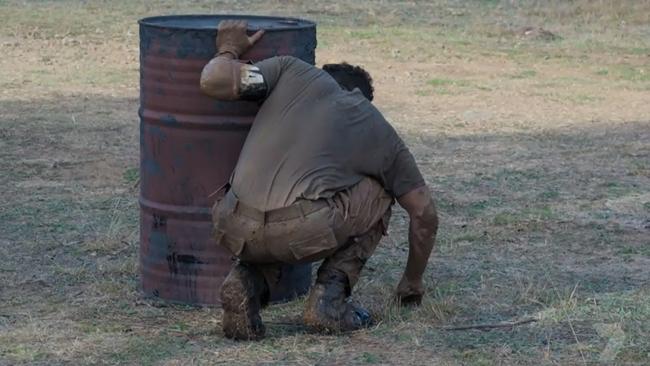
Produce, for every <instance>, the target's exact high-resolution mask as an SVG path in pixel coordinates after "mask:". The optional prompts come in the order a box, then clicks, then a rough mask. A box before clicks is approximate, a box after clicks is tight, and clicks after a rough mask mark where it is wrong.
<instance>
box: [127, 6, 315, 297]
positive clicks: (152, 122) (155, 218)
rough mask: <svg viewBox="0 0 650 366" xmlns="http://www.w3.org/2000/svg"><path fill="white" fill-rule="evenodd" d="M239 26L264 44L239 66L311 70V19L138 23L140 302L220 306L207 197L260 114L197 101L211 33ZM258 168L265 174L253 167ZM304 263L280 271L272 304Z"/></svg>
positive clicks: (220, 258)
mask: <svg viewBox="0 0 650 366" xmlns="http://www.w3.org/2000/svg"><path fill="white" fill-rule="evenodd" d="M233 18H234V19H245V20H247V21H248V24H249V32H250V33H251V34H252V33H253V32H254V31H256V30H258V29H260V28H262V29H265V30H266V33H265V35H264V37H262V39H261V40H260V41H259V42H258V43H257V44H256V45H255V46H254V47H253V48H252V49H251V50H250V51H249V52H248V53H246V54H244V55H242V59H246V60H251V61H257V60H262V59H265V58H268V57H271V56H275V55H292V56H295V57H298V58H300V59H302V60H304V61H306V62H309V63H311V64H313V63H314V59H315V49H316V25H315V24H314V23H313V22H310V21H306V20H301V19H293V18H276V17H256V16H220V15H181V16H163V17H151V18H145V19H142V20H140V22H139V24H140V110H139V114H140V179H141V180H140V208H141V210H140V275H141V277H140V279H141V289H142V291H143V293H144V295H145V296H149V297H158V298H161V299H164V300H169V301H173V302H180V303H186V304H196V305H218V304H219V289H220V287H221V283H222V282H223V280H224V278H225V276H226V275H227V274H228V272H229V271H230V268H231V265H232V258H231V255H230V254H229V253H228V252H227V251H225V250H224V249H222V248H219V247H217V246H216V244H215V242H214V241H213V239H212V224H211V214H210V211H211V207H212V205H213V204H214V202H215V200H216V199H217V198H218V196H219V195H220V193H216V194H215V193H214V192H215V191H217V190H218V189H219V188H220V187H222V186H223V185H224V184H225V183H226V182H227V181H228V179H229V178H230V175H231V173H232V170H233V168H234V167H235V164H236V162H237V158H238V156H239V152H240V151H241V148H242V145H243V144H244V140H245V139H246V135H247V133H248V130H249V129H250V126H251V123H252V122H253V119H254V117H255V114H256V113H257V110H258V104H257V103H255V102H245V101H237V102H221V101H216V100H214V99H211V98H209V97H207V96H205V95H203V94H202V93H201V91H200V89H199V78H200V75H201V70H202V68H203V66H204V65H205V64H206V63H207V62H208V61H209V60H210V59H211V58H212V57H214V55H215V53H216V49H215V37H216V34H217V31H216V27H217V24H218V23H219V21H220V20H223V19H233ZM260 169H264V167H260ZM310 283H311V266H310V265H309V264H306V265H295V266H286V267H285V268H284V269H283V271H282V273H281V283H280V285H279V286H277V287H276V288H272V289H271V298H272V300H274V301H279V300H285V299H290V298H292V297H295V296H296V295H298V294H303V293H305V292H306V291H307V290H308V288H309V285H310Z"/></svg>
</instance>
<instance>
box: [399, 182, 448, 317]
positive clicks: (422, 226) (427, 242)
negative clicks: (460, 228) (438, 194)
mask: <svg viewBox="0 0 650 366" xmlns="http://www.w3.org/2000/svg"><path fill="white" fill-rule="evenodd" d="M397 202H398V203H399V204H400V206H402V207H403V208H404V209H405V210H406V212H407V213H408V215H409V218H410V224H409V255H408V260H407V263H406V269H405V270H404V275H403V276H402V279H401V280H400V282H399V285H398V286H397V298H398V300H399V301H400V302H401V303H402V304H418V305H419V304H420V303H421V302H422V295H423V294H424V285H423V283H422V275H423V274H424V270H425V268H426V266H427V262H428V261H429V256H430V255H431V250H432V249H433V245H434V243H435V240H436V233H437V231H438V214H437V212H436V206H435V203H434V202H433V198H432V197H431V192H430V191H429V188H428V187H427V186H422V187H420V188H416V189H414V190H412V191H410V192H408V193H406V194H404V195H402V196H400V197H399V198H398V199H397Z"/></svg>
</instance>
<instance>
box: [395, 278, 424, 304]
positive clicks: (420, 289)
mask: <svg viewBox="0 0 650 366" xmlns="http://www.w3.org/2000/svg"><path fill="white" fill-rule="evenodd" d="M422 295H424V285H423V284H422V280H420V281H409V280H408V279H407V278H406V277H402V279H401V280H400V281H399V285H397V292H396V294H395V298H396V299H397V301H399V303H400V305H402V306H417V305H420V304H421V303H422Z"/></svg>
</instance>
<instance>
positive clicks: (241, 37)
mask: <svg viewBox="0 0 650 366" xmlns="http://www.w3.org/2000/svg"><path fill="white" fill-rule="evenodd" d="M247 27H248V22H246V21H245V20H222V21H221V22H219V27H218V28H217V50H218V51H217V52H218V54H219V55H221V54H223V53H230V54H232V55H233V56H234V57H235V58H239V56H241V55H242V54H244V53H245V52H246V51H248V50H249V49H250V48H251V47H252V46H253V45H254V44H255V43H256V42H257V41H259V39H260V38H262V35H264V30H262V29H260V30H259V31H257V32H256V33H255V34H253V35H252V36H250V37H249V36H248V35H246V28H247Z"/></svg>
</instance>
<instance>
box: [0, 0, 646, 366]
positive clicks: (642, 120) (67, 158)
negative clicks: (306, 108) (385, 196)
mask: <svg viewBox="0 0 650 366" xmlns="http://www.w3.org/2000/svg"><path fill="white" fill-rule="evenodd" d="M205 12H220V13H227V12H232V13H244V12H246V13H266V14H269V13H271V14H284V15H287V14H289V15H298V16H304V17H308V18H313V19H316V20H318V22H319V49H318V54H317V56H318V63H319V64H322V63H327V62H332V61H339V60H341V59H345V60H347V61H349V62H351V63H360V64H362V65H364V66H365V67H366V68H367V69H368V70H369V71H370V72H371V74H372V75H373V77H374V79H375V80H376V90H377V98H376V104H377V105H378V106H379V108H380V109H381V110H382V111H383V112H384V113H385V114H386V116H388V117H389V119H390V120H391V121H392V122H393V123H394V125H395V126H396V128H397V129H398V130H399V131H400V133H401V134H402V135H403V137H404V138H405V140H406V141H407V143H408V144H409V146H411V148H412V150H413V152H414V153H415V155H416V158H417V160H418V163H419V164H420V166H421V168H422V171H423V173H424V174H425V176H426V179H427V181H428V182H429V183H430V184H431V186H432V188H433V189H434V191H435V193H436V196H437V199H438V203H439V207H440V211H441V216H442V225H441V232H440V237H439V245H438V247H437V248H436V252H435V257H434V258H433V259H432V260H431V266H430V268H429V269H428V271H427V274H426V276H427V288H428V294H429V295H428V296H427V298H426V299H425V300H424V303H423V305H422V307H420V308H418V309H404V308H400V307H398V306H396V304H394V303H392V302H391V301H390V300H389V298H390V294H391V293H392V291H393V286H394V285H395V284H396V281H397V279H398V278H399V275H400V274H401V270H402V268H403V265H404V262H405V259H406V245H407V244H406V236H405V235H406V225H405V215H404V213H403V212H402V211H396V212H395V215H394V219H393V220H392V224H391V225H392V227H391V235H390V236H389V237H387V238H386V240H385V241H384V243H383V244H382V245H381V247H380V249H379V250H378V253H377V254H376V256H374V257H373V258H372V260H371V261H370V262H369V263H368V268H367V270H366V271H365V272H364V276H363V278H362V280H361V282H360V283H359V286H358V288H357V292H356V295H355V297H356V298H357V300H358V301H360V302H361V303H363V304H365V305H367V306H368V307H369V308H370V309H371V310H372V312H373V314H374V315H375V317H376V318H377V319H378V324H377V325H376V326H375V327H373V328H370V329H367V330H363V331H359V332H355V333H352V334H349V335H342V336H320V335H316V334H310V333H307V332H305V330H304V328H302V326H301V325H300V323H299V313H300V311H301V306H302V300H297V301H294V302H291V303H287V304H281V305H277V306H273V307H271V308H269V309H268V310H266V311H265V313H264V314H263V316H264V318H265V320H267V321H268V328H269V330H268V331H269V337H268V338H267V339H266V340H264V341H262V342H260V343H234V342H230V341H228V340H225V339H223V337H222V336H221V335H220V332H219V331H218V330H216V329H218V327H219V311H218V310H211V309H196V308H189V307H180V306H167V305H165V304H161V303H151V302H146V301H143V300H141V299H140V297H139V296H138V293H137V282H138V279H137V264H136V263H137V246H138V243H137V230H138V207H137V202H136V193H135V192H134V190H133V185H134V184H135V182H136V180H137V166H138V162H137V159H138V139H137V134H138V129H137V123H138V121H137V113H136V111H137V104H138V100H137V98H138V91H137V88H138V80H139V78H138V39H137V38H138V36H137V35H138V32H137V26H136V23H135V22H136V20H137V19H138V18H140V17H143V16H146V15H154V14H168V13H205ZM0 13H1V14H2V15H3V17H2V20H3V22H2V25H0V47H1V50H2V56H1V57H0V87H1V88H0V90H1V91H0V118H1V120H0V171H1V172H2V174H0V184H1V185H2V187H3V190H2V191H1V192H0V199H1V200H0V222H2V223H3V227H2V229H1V230H0V256H1V257H2V258H3V261H1V262H0V364H11V365H13V364H43V365H57V364H129V365H131V364H133V365H149V364H151V365H154V364H155V365H185V364H404V365H406V364H408V365H430V364H440V365H447V364H450V365H451V364H468V365H493V364H531V363H542V364H590V363H601V364H638V365H642V364H645V363H647V361H648V359H649V358H650V342H648V339H650V305H649V304H650V288H649V287H648V282H649V281H648V279H649V278H650V246H649V244H650V242H649V241H648V237H649V234H650V233H649V231H648V230H650V222H649V221H648V217H650V191H649V190H648V187H650V121H648V116H650V104H649V103H648V93H649V92H650V76H649V75H650V63H649V61H648V56H650V42H649V41H648V34H649V32H650V28H649V26H648V24H650V19H649V17H650V3H649V2H647V1H606V0H594V1H587V0H575V1H560V0H552V1H533V0H527V1H496V0H495V1H487V0H486V1H473V2H459V1H443V0H436V1H412V2H397V1H362V2H342V1H329V2H318V4H314V2H306V1H304V2H303V1H295V0H275V1H269V2H264V3H263V4H262V3H259V2H243V1H234V0H223V1H210V2H207V1H181V2H179V1H171V0H169V1H168V0H164V1H163V0H157V1H153V2H146V3H137V2H127V1H113V2H101V1H83V2H81V1H78V2H77V1H72V0H66V1H38V2H36V1H0ZM525 26H532V27H542V28H544V29H547V30H549V31H551V32H553V33H555V34H557V35H559V36H560V37H561V38H559V39H556V40H552V41H544V40H542V39H535V38H527V37H524V36H522V35H521V33H520V30H521V29H522V27H525ZM525 317H536V318H538V319H539V322H536V323H532V324H526V325H522V326H519V327H514V328H512V329H508V328H503V329H494V330H491V331H486V332H482V331H478V330H468V331H454V332H447V331H444V330H442V327H444V326H449V325H455V324H476V323H490V322H494V323H496V322H502V321H509V320H517V319H522V318H525Z"/></svg>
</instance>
